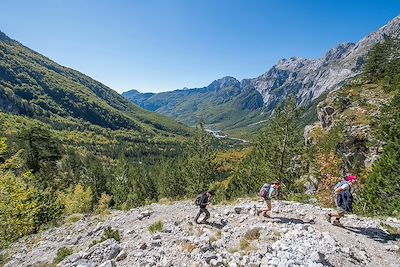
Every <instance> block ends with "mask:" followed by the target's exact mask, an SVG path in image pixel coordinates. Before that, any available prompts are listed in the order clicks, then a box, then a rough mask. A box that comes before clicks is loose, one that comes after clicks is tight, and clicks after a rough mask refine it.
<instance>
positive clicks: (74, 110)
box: [0, 32, 188, 134]
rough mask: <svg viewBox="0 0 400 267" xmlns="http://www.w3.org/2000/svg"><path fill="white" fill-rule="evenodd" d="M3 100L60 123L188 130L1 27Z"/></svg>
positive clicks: (12, 109) (0, 106) (18, 110)
mask: <svg viewBox="0 0 400 267" xmlns="http://www.w3.org/2000/svg"><path fill="white" fill-rule="evenodd" d="M0 101H1V102H0V110H3V111H5V112H8V113H13V114H20V115H26V116H29V117H33V118H37V119H39V120H41V121H45V122H48V123H51V124H52V125H53V126H56V127H58V126H59V127H62V125H64V126H65V127H77V128H79V125H81V124H82V123H85V124H87V123H90V124H93V125H98V126H101V127H104V128H110V129H112V130H117V129H132V130H136V131H139V132H148V133H152V132H160V131H162V132H165V133H177V134H187V133H188V129H187V128H186V127H185V126H184V125H182V124H179V123H176V122H174V121H173V120H171V119H168V118H166V117H163V116H160V115H156V114H154V113H150V112H146V111H144V110H142V109H140V108H138V107H136V106H135V105H133V104H132V103H130V102H129V101H127V100H126V99H125V98H123V97H121V96H120V95H119V94H118V93H117V92H115V91H113V90H111V89H110V88H108V87H107V86H105V85H103V84H101V83H99V82H97V81H95V80H93V79H91V78H90V77H88V76H86V75H84V74H82V73H80V72H78V71H75V70H72V69H69V68H66V67H63V66H60V65H58V64H57V63H55V62H53V61H51V60H50V59H48V58H46V57H44V56H42V55H40V54H38V53H36V52H35V51H32V50H31V49H29V48H27V47H25V46H23V45H21V44H20V43H18V42H17V41H14V40H12V39H10V38H9V37H7V36H6V35H5V34H4V33H2V32H0ZM74 124H75V125H74Z"/></svg>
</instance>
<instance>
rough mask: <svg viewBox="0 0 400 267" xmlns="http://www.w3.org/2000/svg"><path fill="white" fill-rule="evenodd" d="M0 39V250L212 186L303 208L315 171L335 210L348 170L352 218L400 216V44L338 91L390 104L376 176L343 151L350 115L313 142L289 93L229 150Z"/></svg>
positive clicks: (229, 194)
mask: <svg viewBox="0 0 400 267" xmlns="http://www.w3.org/2000/svg"><path fill="white" fill-rule="evenodd" d="M0 40H1V42H0V59H1V60H0V77H1V79H0V101H2V103H1V102H0V104H1V105H0V106H1V109H2V112H0V247H4V246H7V245H8V244H10V242H13V241H15V240H16V239H18V238H20V237H23V236H25V235H29V234H31V233H35V232H38V231H40V230H41V229H43V228H46V227H51V226H54V225H56V224H57V223H58V222H59V221H60V220H61V219H62V218H64V217H65V216H68V215H71V214H81V213H92V212H93V213H105V212H107V209H108V208H114V209H121V210H129V209H131V208H133V207H137V206H143V205H146V204H149V203H152V202H157V201H163V200H165V199H168V200H180V199H193V198H194V197H195V196H196V195H197V194H199V193H200V192H203V191H206V190H209V189H213V190H215V192H216V201H218V202H220V201H229V200H233V199H235V198H238V197H244V196H251V197H252V196H256V195H257V192H258V191H259V189H260V187H261V186H262V184H264V183H265V182H271V181H273V180H280V181H281V182H282V184H283V193H284V198H285V199H289V200H296V201H307V199H308V198H310V197H312V196H309V195H306V194H305V193H304V190H305V189H304V184H305V179H306V177H308V176H309V175H313V176H314V177H316V178H317V180H318V181H319V188H318V190H317V193H316V197H317V199H318V200H319V201H320V203H321V204H322V205H328V206H329V205H331V204H332V203H331V199H330V198H331V195H330V192H331V187H332V186H333V184H334V183H336V182H337V180H338V179H340V177H342V176H343V175H344V170H345V171H351V172H352V173H354V174H355V175H357V176H359V177H360V178H361V179H360V180H361V183H360V184H359V185H358V191H357V195H356V207H355V210H356V212H358V213H361V214H365V215H374V216H376V215H386V216H397V217H399V216H400V213H399V210H400V176H399V173H400V42H399V41H398V40H392V39H387V40H386V41H385V42H384V43H382V44H378V45H376V46H375V48H373V49H372V50H371V51H370V53H369V54H368V57H367V61H366V63H365V67H364V71H363V74H362V75H360V76H359V77H356V79H354V81H352V82H350V83H349V84H348V85H345V86H344V87H343V90H342V92H341V94H342V96H343V97H349V94H350V93H351V94H352V95H351V96H352V97H355V96H358V95H357V92H360V91H363V90H366V88H369V90H372V91H374V90H375V91H374V92H376V93H377V94H378V95H379V94H384V95H385V96H386V98H387V101H386V103H385V104H384V105H382V107H381V112H380V113H379V114H380V115H379V116H378V117H374V118H368V121H367V123H369V124H370V125H371V127H373V134H374V136H376V139H377V140H379V141H381V142H383V144H384V145H383V151H382V153H381V157H380V158H379V160H377V161H376V162H375V163H374V164H373V165H372V167H371V168H369V169H363V168H362V167H360V165H359V164H357V162H356V160H354V162H351V164H348V163H346V162H345V161H344V159H343V157H342V154H341V153H340V151H341V150H340V149H341V148H342V147H343V146H344V145H345V144H346V143H347V141H348V140H347V138H348V136H347V135H346V134H347V133H346V131H345V128H346V126H348V125H347V124H346V123H348V122H346V119H349V118H350V117H349V116H350V115H354V114H348V116H347V117H344V121H342V122H338V123H337V124H336V126H335V127H334V128H332V129H331V130H330V131H329V132H324V131H323V130H319V131H318V130H316V131H314V132H313V136H314V139H315V140H316V141H315V142H314V143H312V144H306V143H305V141H304V136H303V131H304V126H303V121H302V120H303V119H304V116H305V114H307V113H306V112H309V110H305V109H303V108H301V107H300V108H299V107H296V104H295V101H294V99H292V98H288V99H287V100H286V101H285V103H284V104H283V105H281V106H279V107H277V108H276V109H275V111H274V112H273V115H272V117H271V118H270V119H269V120H268V122H266V123H265V126H264V128H263V130H262V131H261V132H260V133H259V135H258V137H257V138H256V139H255V140H254V141H253V142H251V144H250V145H249V146H245V147H242V146H233V147H232V144H230V143H224V142H221V141H220V140H217V139H215V138H213V136H212V135H210V134H209V133H207V132H206V131H205V126H204V122H202V121H200V122H199V124H198V126H197V127H196V128H195V129H190V128H188V127H186V126H184V125H183V124H179V123H176V122H174V121H172V120H170V119H168V118H166V117H163V116H160V115H156V114H152V113H150V112H146V111H143V110H141V109H139V108H137V107H136V106H134V105H133V104H131V103H130V102H129V101H128V100H125V99H123V98H122V97H121V96H119V95H118V94H117V93H116V92H114V91H112V90H111V89H109V88H107V87H105V86H104V85H101V84H100V83H98V82H96V81H94V80H92V79H90V78H89V77H87V76H84V75H83V74H80V73H78V72H76V71H73V70H71V69H68V68H65V67H62V66H59V65H57V64H56V63H54V62H52V61H50V60H49V59H47V58H45V57H43V56H41V55H39V54H37V53H36V52H33V51H32V50H29V49H28V48H26V47H23V46H22V45H20V44H19V43H16V42H15V41H13V40H11V39H8V38H7V37H4V36H2V35H0ZM371 88H372V89H371ZM361 102H362V101H361ZM340 104H341V103H338V105H340ZM344 110H345V108H344ZM314 117H315V116H314ZM357 119H359V120H360V122H365V121H361V119H365V118H359V117H357ZM351 120H352V121H356V122H357V120H356V119H354V117H353V118H352V119H351ZM365 120H366V119H365ZM361 141H362V140H361ZM361 141H360V142H361ZM346 164H347V165H346ZM332 177H333V178H332Z"/></svg>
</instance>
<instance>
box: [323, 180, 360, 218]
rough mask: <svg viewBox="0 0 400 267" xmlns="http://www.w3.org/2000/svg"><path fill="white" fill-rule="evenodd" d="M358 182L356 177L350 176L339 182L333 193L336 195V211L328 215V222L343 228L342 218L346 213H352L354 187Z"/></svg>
mask: <svg viewBox="0 0 400 267" xmlns="http://www.w3.org/2000/svg"><path fill="white" fill-rule="evenodd" d="M356 182H357V177H356V176H354V175H348V176H347V177H346V179H344V180H342V181H340V182H338V183H337V184H336V185H335V186H334V188H333V193H334V195H335V204H336V211H334V212H329V213H328V214H327V215H326V219H327V220H328V222H330V223H332V224H333V225H336V226H342V224H341V223H340V218H343V217H344V214H345V213H351V212H352V208H353V207H352V205H353V194H352V185H353V184H354V183H356Z"/></svg>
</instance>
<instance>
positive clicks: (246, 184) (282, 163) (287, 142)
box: [227, 98, 304, 197]
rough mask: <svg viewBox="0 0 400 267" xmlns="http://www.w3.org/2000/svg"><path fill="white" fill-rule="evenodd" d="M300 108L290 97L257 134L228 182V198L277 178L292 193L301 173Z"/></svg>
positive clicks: (248, 191) (301, 139)
mask: <svg viewBox="0 0 400 267" xmlns="http://www.w3.org/2000/svg"><path fill="white" fill-rule="evenodd" d="M299 114H300V112H299V110H298V109H297V108H296V103H295V101H294V99H292V98H290V99H288V100H287V101H285V103H284V104H283V106H282V107H278V108H276V109H275V112H274V115H273V116H272V118H271V119H270V120H269V121H268V122H267V125H266V127H265V128H264V129H263V131H262V133H261V134H260V135H259V136H258V138H257V140H256V142H255V144H254V146H253V148H252V150H251V152H250V153H249V155H248V156H247V157H246V158H245V159H244V160H243V161H242V163H241V164H240V166H239V168H238V170H237V172H236V174H235V175H234V177H233V178H232V179H231V180H230V182H229V185H228V192H227V194H228V197H234V196H236V195H240V194H251V193H254V192H258V190H259V189H260V187H261V186H262V185H263V184H264V183H266V182H272V181H274V180H279V181H281V183H282V184H283V186H284V188H285V190H287V191H290V192H295V191H297V190H298V189H299V188H297V187H296V186H295V182H296V180H297V179H299V177H300V175H301V174H302V164H303V163H302V162H301V161H302V158H301V157H302V154H303V153H304V139H303V135H302V131H301V129H300V127H299V125H298V118H299Z"/></svg>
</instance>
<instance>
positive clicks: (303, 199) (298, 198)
mask: <svg viewBox="0 0 400 267" xmlns="http://www.w3.org/2000/svg"><path fill="white" fill-rule="evenodd" d="M311 197H312V196H311V195H307V194H291V195H288V200H289V201H294V202H300V203H309V200H310V199H311Z"/></svg>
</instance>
